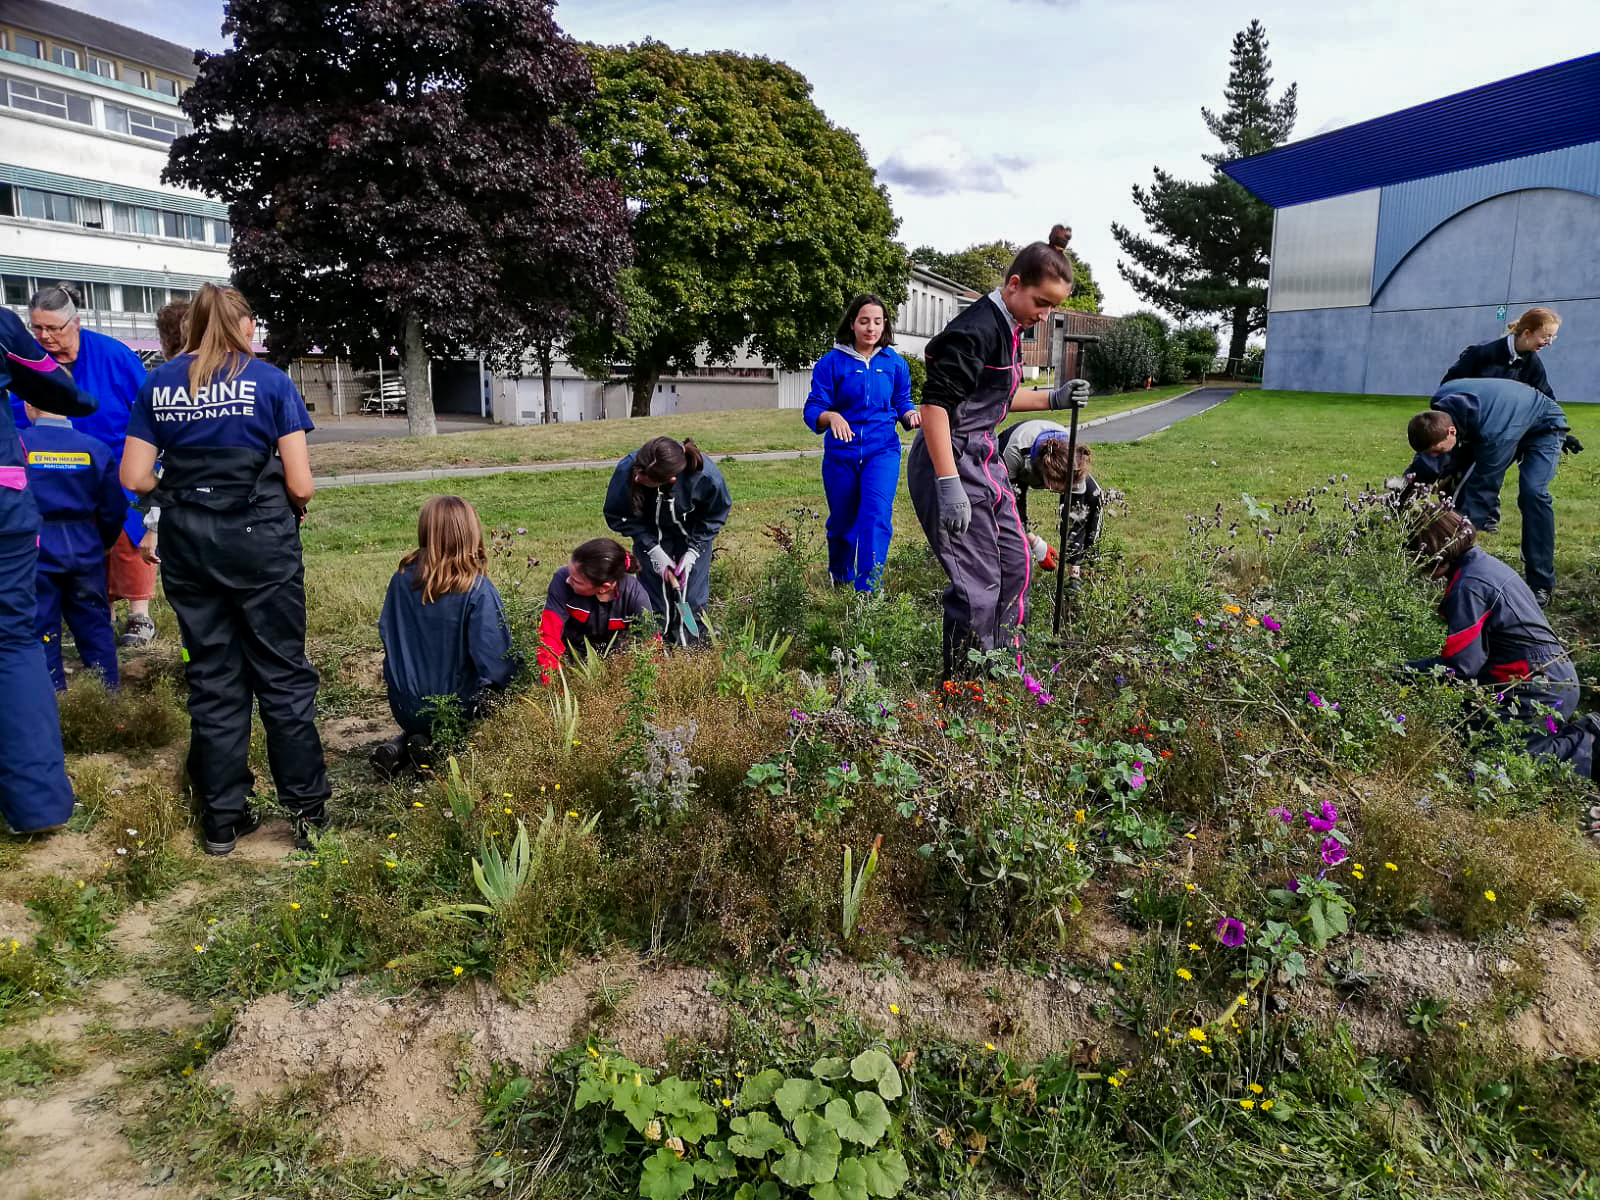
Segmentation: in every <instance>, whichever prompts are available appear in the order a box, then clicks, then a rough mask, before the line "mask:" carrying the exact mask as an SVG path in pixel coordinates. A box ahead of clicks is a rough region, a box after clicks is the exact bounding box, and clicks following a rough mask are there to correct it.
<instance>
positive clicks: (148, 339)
mask: <svg viewBox="0 0 1600 1200" xmlns="http://www.w3.org/2000/svg"><path fill="white" fill-rule="evenodd" d="M194 70H195V68H194V54H193V52H192V51H190V50H187V49H185V48H184V47H182V46H179V45H176V44H174V43H172V42H166V41H162V40H161V39H159V38H154V37H151V36H149V35H148V34H144V33H140V32H138V31H137V30H134V29H129V28H127V27H126V26H122V25H118V24H115V23H114V22H111V21H106V20H102V19H101V18H99V17H92V16H89V15H87V14H85V13H81V12H76V11H74V10H73V9H70V8H62V7H61V6H59V5H56V4H47V3H43V2H42V0H0V277H3V281H4V291H5V303H6V304H7V305H9V306H10V307H12V308H15V309H19V310H20V309H22V308H24V307H25V306H26V305H27V302H28V298H29V296H30V295H32V293H33V292H34V290H35V289H36V288H38V287H41V286H43V285H45V284H50V283H56V282H59V281H66V282H69V283H76V284H79V285H81V286H82V289H83V293H84V298H85V307H86V310H87V311H85V312H84V314H83V323H84V324H85V325H86V326H88V327H89V328H92V329H99V330H100V331H101V332H104V333H108V334H111V335H112V336H114V337H118V338H120V339H122V340H124V341H126V342H127V343H128V344H129V345H131V346H133V347H134V348H135V349H141V350H145V349H155V348H156V343H155V313H156V311H157V310H158V309H159V308H160V307H161V306H162V305H163V304H165V303H166V302H167V301H168V300H171V299H178V298H180V297H186V296H189V295H191V294H193V292H194V291H195V289H197V288H198V287H199V286H200V285H201V284H202V283H208V282H210V283H222V282H226V281H227V279H228V276H229V271H228V242H229V240H230V237H231V231H230V229H229V226H228V211H227V209H226V208H225V207H224V206H223V205H221V204H218V203H216V202H215V201H212V200H208V199H206V198H205V197H204V196H202V195H200V194H199V193H197V192H193V191H189V190H186V189H184V188H178V187H172V186H169V185H167V184H164V183H162V182H161V171H162V168H163V167H164V166H166V162H167V150H168V147H169V146H171V144H172V141H173V139H174V138H176V137H177V136H178V135H179V134H182V133H187V132H189V124H188V122H187V121H185V120H184V118H183V114H182V112H181V111H180V109H179V108H178V97H179V96H180V95H182V93H183V92H184V90H185V89H187V88H188V86H189V84H190V83H191V82H193V79H194Z"/></svg>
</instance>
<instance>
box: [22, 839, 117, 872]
mask: <svg viewBox="0 0 1600 1200" xmlns="http://www.w3.org/2000/svg"><path fill="white" fill-rule="evenodd" d="M109 853H110V852H109V851H107V850H106V848H105V846H103V845H100V844H98V843H97V842H96V841H95V840H94V838H93V837H92V836H90V835H89V834H87V833H78V832H74V831H72V830H65V829H64V830H62V831H60V832H59V833H52V834H48V835H45V836H41V837H39V838H38V839H36V841H35V842H34V844H33V845H31V846H29V847H28V850H27V853H26V854H24V855H23V856H22V861H21V862H20V863H19V864H18V865H17V875H18V876H30V875H31V876H41V875H58V876H60V877H62V878H64V879H85V878H87V877H89V876H90V875H93V874H94V873H95V872H97V871H99V870H100V869H101V868H102V867H104V866H105V865H106V862H107V859H108V857H109Z"/></svg>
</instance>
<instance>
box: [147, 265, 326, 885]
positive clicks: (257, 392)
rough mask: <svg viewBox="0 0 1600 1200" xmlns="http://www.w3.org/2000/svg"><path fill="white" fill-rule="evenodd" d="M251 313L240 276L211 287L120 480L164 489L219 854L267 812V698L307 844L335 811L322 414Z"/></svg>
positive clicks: (292, 805)
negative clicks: (321, 591)
mask: <svg viewBox="0 0 1600 1200" xmlns="http://www.w3.org/2000/svg"><path fill="white" fill-rule="evenodd" d="M254 327H255V322H254V320H253V318H252V316H251V313H250V306H249V305H248V304H247V303H245V299H244V297H243V296H241V295H240V294H239V293H238V292H237V291H235V290H234V289H233V288H220V287H216V286H215V285H213V284H209V283H208V284H205V285H204V286H203V287H201V289H200V291H199V293H198V294H197V295H196V296H195V298H194V305H193V307H192V308H191V309H190V313H189V340H188V346H187V349H186V351H185V353H184V354H182V355H180V356H179V357H178V358H175V359H173V360H172V361H171V362H169V363H165V364H163V365H162V366H159V367H157V368H156V369H155V370H154V371H152V372H150V377H149V378H148V379H147V380H146V381H145V383H144V386H143V387H142V388H141V389H140V391H139V397H138V400H137V401H136V402H135V404H134V408H133V414H132V416H131V418H130V419H129V422H128V442H127V446H126V447H125V448H124V450H123V455H122V486H123V487H126V488H129V489H131V490H132V491H134V492H137V493H138V494H139V495H141V496H144V495H149V494H150V493H152V492H155V493H156V494H157V497H158V499H159V501H160V504H161V581H162V586H163V588H164V590H165V592H166V596H167V603H169V604H170V605H171V606H172V611H173V613H174V615H176V617H177V618H178V629H179V631H180V632H181V634H182V636H183V649H184V653H185V656H186V659H187V664H188V665H187V667H186V671H185V673H186V675H187V677H188V682H189V760H188V771H189V781H190V785H191V786H192V787H193V789H194V792H195V795H196V798H197V800H198V802H199V807H200V823H201V832H202V840H203V845H204V849H205V851H206V853H207V854H230V853H232V851H233V849H234V846H235V845H236V843H237V840H238V839H239V838H240V837H243V836H244V835H246V834H249V833H253V832H254V831H255V830H256V829H257V828H258V827H259V824H260V820H259V818H258V817H257V816H256V815H255V814H254V813H253V812H251V810H250V804H249V800H250V795H251V793H252V791H253V790H254V788H255V779H254V776H253V775H252V774H251V772H250V717H251V710H252V708H253V707H255V706H257V705H259V707H260V710H261V723H262V725H264V726H265V727H266V734H267V761H268V763H269V765H270V766H271V769H272V779H273V783H274V784H275V785H276V786H277V793H278V803H279V804H281V805H283V807H284V808H286V809H288V810H289V812H290V813H291V814H292V815H293V817H294V821H295V845H296V846H297V847H298V848H300V849H310V848H311V844H312V841H311V838H312V834H313V833H314V832H315V831H316V830H319V829H322V828H324V827H325V826H326V825H327V821H328V811H327V804H328V796H329V794H330V788H329V785H328V771H327V766H326V764H325V762H324V760H323V755H322V739H321V737H320V736H319V735H318V733H317V720H316V717H317V671H316V668H315V667H313V666H312V665H311V662H310V660H309V659H307V658H306V592H305V566H304V563H303V561H302V558H301V551H300V522H301V520H302V519H303V518H304V515H305V510H306V505H307V504H309V503H310V501H311V497H312V493H313V492H314V491H315V490H316V489H315V485H314V484H313V483H312V480H311V461H310V457H309V456H308V454H307V452H306V431H307V430H309V429H311V428H312V424H311V416H310V414H309V413H307V412H306V405H305V401H304V400H303V399H301V397H300V393H299V392H298V391H296V390H295V386H294V384H293V383H292V382H290V380H289V377H288V376H287V375H285V374H284V373H283V372H282V371H280V370H278V368H276V367H274V366H271V365H269V364H267V363H264V362H261V361H260V360H258V359H257V358H256V357H255V356H254V355H253V354H252V352H251V342H252V341H253V338H254V331H255V328H254ZM158 455H159V456H160V458H161V462H162V464H163V467H164V470H163V472H162V474H161V476H160V479H159V480H158V479H157V477H156V473H155V467H156V458H157V456H158ZM158 489H159V490H158Z"/></svg>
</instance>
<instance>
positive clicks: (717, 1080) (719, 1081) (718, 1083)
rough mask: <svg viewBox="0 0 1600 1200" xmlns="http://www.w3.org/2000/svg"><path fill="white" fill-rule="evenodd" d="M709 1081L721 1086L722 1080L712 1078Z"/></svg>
mask: <svg viewBox="0 0 1600 1200" xmlns="http://www.w3.org/2000/svg"><path fill="white" fill-rule="evenodd" d="M711 1082H712V1083H714V1084H716V1085H717V1086H718V1087H721V1086H722V1080H720V1079H713V1080H712V1081H711Z"/></svg>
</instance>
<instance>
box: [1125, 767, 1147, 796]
mask: <svg viewBox="0 0 1600 1200" xmlns="http://www.w3.org/2000/svg"><path fill="white" fill-rule="evenodd" d="M1146 782H1148V781H1147V780H1146V779H1145V777H1144V764H1143V763H1142V762H1136V763H1134V764H1133V774H1132V776H1130V777H1129V779H1128V786H1129V787H1131V788H1132V789H1133V790H1134V791H1136V792H1137V791H1138V790H1139V789H1140V788H1142V787H1143V786H1144V785H1145V783H1146Z"/></svg>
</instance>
